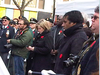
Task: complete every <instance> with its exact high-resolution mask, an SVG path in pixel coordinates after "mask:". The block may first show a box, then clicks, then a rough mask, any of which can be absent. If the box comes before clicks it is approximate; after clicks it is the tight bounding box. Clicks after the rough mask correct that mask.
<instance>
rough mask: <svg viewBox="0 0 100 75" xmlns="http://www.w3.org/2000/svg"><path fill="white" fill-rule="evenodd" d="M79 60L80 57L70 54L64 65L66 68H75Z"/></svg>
mask: <svg viewBox="0 0 100 75" xmlns="http://www.w3.org/2000/svg"><path fill="white" fill-rule="evenodd" d="M78 60H79V56H78V55H73V54H70V57H69V58H68V59H67V60H65V61H64V65H66V67H69V66H73V65H75V64H77V62H78Z"/></svg>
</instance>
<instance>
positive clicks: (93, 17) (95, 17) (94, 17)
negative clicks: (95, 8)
mask: <svg viewBox="0 0 100 75" xmlns="http://www.w3.org/2000/svg"><path fill="white" fill-rule="evenodd" d="M97 18H99V17H98V16H92V17H91V19H94V20H96V19H97Z"/></svg>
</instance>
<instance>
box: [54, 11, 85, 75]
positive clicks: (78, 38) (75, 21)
mask: <svg viewBox="0 0 100 75" xmlns="http://www.w3.org/2000/svg"><path fill="white" fill-rule="evenodd" d="M82 23H83V17H82V14H81V12H80V11H75V10H74V11H70V12H67V13H66V14H65V15H64V17H63V24H62V26H63V28H64V31H63V33H64V37H63V38H62V41H61V45H60V47H59V52H58V56H57V60H56V63H55V68H54V71H55V72H56V73H58V74H65V75H70V74H71V72H72V66H70V67H66V65H64V64H63V63H64V61H65V60H67V58H69V57H70V54H73V55H77V54H78V53H79V52H80V50H81V49H82V45H83V43H84V41H86V40H87V36H86V34H85V32H84V30H83V29H82V28H83V25H82Z"/></svg>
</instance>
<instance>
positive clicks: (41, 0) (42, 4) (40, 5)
mask: <svg viewBox="0 0 100 75" xmlns="http://www.w3.org/2000/svg"><path fill="white" fill-rule="evenodd" d="M44 4H45V0H39V6H38V8H39V9H44Z"/></svg>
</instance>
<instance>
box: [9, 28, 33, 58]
mask: <svg viewBox="0 0 100 75" xmlns="http://www.w3.org/2000/svg"><path fill="white" fill-rule="evenodd" d="M32 39H33V38H32V35H31V32H30V30H29V29H28V28H27V29H26V30H25V31H24V32H23V34H22V35H20V37H18V38H17V39H11V41H10V43H11V44H13V47H12V54H15V55H18V56H21V57H23V58H26V57H27V53H28V50H27V49H26V46H29V45H31V43H32V42H31V41H32Z"/></svg>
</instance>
